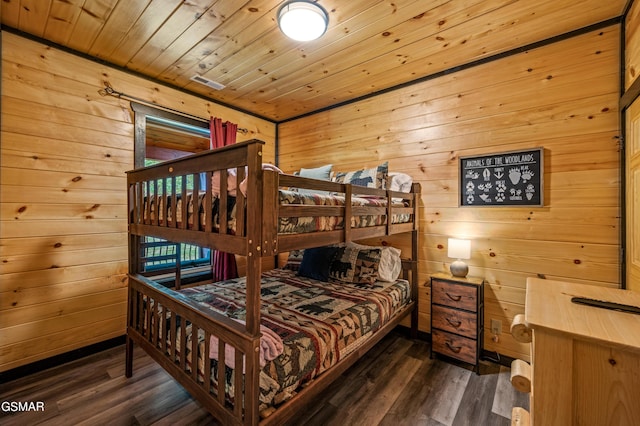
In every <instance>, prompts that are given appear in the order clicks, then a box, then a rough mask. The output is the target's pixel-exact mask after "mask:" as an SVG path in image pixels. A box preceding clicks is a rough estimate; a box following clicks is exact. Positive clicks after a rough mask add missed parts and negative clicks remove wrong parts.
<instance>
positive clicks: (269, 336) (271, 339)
mask: <svg viewBox="0 0 640 426" xmlns="http://www.w3.org/2000/svg"><path fill="white" fill-rule="evenodd" d="M235 321H237V322H239V323H241V324H245V322H244V321H242V320H235ZM260 332H261V333H262V335H261V336H260V368H262V367H264V366H265V365H266V364H267V361H271V360H272V359H274V358H276V357H278V356H279V355H280V354H282V351H283V350H284V347H283V346H282V339H281V338H280V336H278V334H276V333H275V332H274V331H272V330H271V329H269V328H267V327H265V326H264V325H262V324H260ZM218 350H219V342H218V338H217V337H216V336H211V344H210V347H209V358H211V359H216V360H217V359H218ZM235 355H236V350H235V348H234V347H233V346H231V345H228V344H225V345H224V363H225V364H226V365H227V367H229V368H235V365H236V357H235ZM243 358H244V356H243ZM243 364H244V363H243ZM243 372H244V368H243Z"/></svg>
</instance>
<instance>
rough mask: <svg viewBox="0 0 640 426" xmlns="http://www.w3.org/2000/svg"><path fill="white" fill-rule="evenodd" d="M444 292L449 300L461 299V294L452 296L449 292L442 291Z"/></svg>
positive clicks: (456, 300) (457, 300)
mask: <svg viewBox="0 0 640 426" xmlns="http://www.w3.org/2000/svg"><path fill="white" fill-rule="evenodd" d="M444 294H446V295H447V297H448V298H449V299H451V300H453V301H454V302H459V301H460V299H462V296H460V295H458V296H452V295H450V294H449V293H447V292H446V291H445V292H444Z"/></svg>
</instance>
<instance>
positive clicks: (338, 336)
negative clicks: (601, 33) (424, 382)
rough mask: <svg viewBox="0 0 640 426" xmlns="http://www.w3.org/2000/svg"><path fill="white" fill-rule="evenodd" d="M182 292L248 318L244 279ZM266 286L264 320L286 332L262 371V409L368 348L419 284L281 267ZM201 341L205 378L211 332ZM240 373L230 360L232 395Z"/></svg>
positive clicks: (267, 278) (268, 275)
mask: <svg viewBox="0 0 640 426" xmlns="http://www.w3.org/2000/svg"><path fill="white" fill-rule="evenodd" d="M180 292H181V293H182V294H184V295H185V296H187V297H189V298H191V299H192V300H194V301H196V302H197V303H199V304H202V305H204V306H207V307H209V308H211V309H213V310H215V311H217V312H220V313H223V314H225V315H227V316H228V317H230V318H233V319H237V320H243V319H244V316H245V312H246V309H245V300H246V292H245V280H244V278H237V279H232V280H227V281H222V282H218V283H213V284H207V285H203V286H198V287H193V288H188V289H183V290H181V291H180ZM261 292H262V308H261V325H262V326H265V327H267V328H269V329H270V330H272V331H273V332H275V333H276V334H278V336H280V338H281V339H282V342H283V348H284V349H283V352H282V354H281V355H280V356H278V357H276V358H275V359H273V360H271V361H269V362H267V363H266V365H265V366H264V367H263V368H262V370H261V371H260V409H261V410H263V409H265V408H267V407H269V406H273V405H278V404H279V403H282V402H284V401H286V400H287V399H289V398H291V397H292V396H293V395H295V393H296V391H297V389H298V388H299V387H300V386H301V385H303V384H304V383H305V382H308V381H309V380H311V379H313V378H314V377H316V376H318V375H320V374H322V373H323V372H325V371H326V370H328V369H330V368H331V367H332V366H333V365H335V364H336V363H337V362H339V361H340V360H341V359H342V358H344V357H345V356H347V355H349V354H350V353H352V352H353V351H355V350H356V349H358V348H359V347H361V346H362V344H363V343H364V342H366V341H367V339H368V338H369V337H370V336H371V335H372V334H373V333H374V332H375V331H376V330H378V329H380V328H381V327H382V326H384V325H385V324H387V323H388V322H389V321H390V319H391V318H393V317H394V316H395V315H396V314H397V313H398V312H399V311H400V310H401V309H402V308H403V307H404V306H406V305H407V304H408V303H409V301H410V295H411V288H410V285H409V283H408V282H407V281H405V280H397V281H395V282H382V281H377V282H375V283H374V284H373V285H356V284H345V283H339V282H322V281H316V280H312V279H309V278H304V277H300V276H297V275H295V272H294V271H289V270H284V269H274V270H271V271H268V272H265V273H264V274H263V278H262V286H261ZM186 330H187V331H186V333H187V334H188V336H187V338H186V347H187V359H188V360H190V359H191V353H190V352H191V351H190V348H191V347H192V346H191V339H192V337H193V336H191V333H190V327H187V328H186ZM180 340H181V339H179V338H178V339H177V341H178V342H179V341H180ZM198 340H199V341H200V345H199V346H198V347H199V349H198V351H199V354H198V366H199V367H198V369H199V372H198V373H199V374H198V377H199V378H200V380H201V381H202V380H203V377H204V374H203V369H204V358H203V352H204V336H202V335H200V336H198ZM178 352H179V348H178ZM176 356H178V355H176ZM189 364H190V362H189ZM217 368H218V364H217V362H216V361H215V360H212V370H213V371H212V375H211V377H212V381H214V380H215V379H214V378H215V377H216V371H217ZM237 373H238V372H236V371H234V370H233V369H232V368H229V367H228V366H225V377H226V382H227V383H226V398H227V399H230V398H231V397H230V395H233V394H234V393H233V391H234V389H233V386H234V377H233V376H234V374H237ZM212 387H213V386H212ZM231 403H233V401H231Z"/></svg>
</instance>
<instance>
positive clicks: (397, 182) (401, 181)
mask: <svg viewBox="0 0 640 426" xmlns="http://www.w3.org/2000/svg"><path fill="white" fill-rule="evenodd" d="M389 177H390V178H391V179H389V180H390V181H391V183H390V184H389V189H390V190H392V191H398V192H411V184H412V183H413V178H412V177H411V176H409V175H408V174H406V173H400V172H390V173H389Z"/></svg>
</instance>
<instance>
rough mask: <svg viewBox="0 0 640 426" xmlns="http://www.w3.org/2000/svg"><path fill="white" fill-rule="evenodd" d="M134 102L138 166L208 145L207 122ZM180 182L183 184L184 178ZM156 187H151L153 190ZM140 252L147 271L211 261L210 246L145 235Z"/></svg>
mask: <svg viewBox="0 0 640 426" xmlns="http://www.w3.org/2000/svg"><path fill="white" fill-rule="evenodd" d="M131 106H132V108H133V110H134V111H135V121H136V123H135V124H136V126H135V128H136V134H135V164H136V167H142V166H149V165H153V164H158V163H161V162H163V161H167V160H171V159H174V158H180V157H183V156H185V155H189V154H192V153H194V152H200V151H203V150H207V149H209V140H210V136H209V125H208V122H206V121H204V120H196V119H193V118H188V117H184V116H181V115H179V114H174V113H170V112H167V111H164V110H160V109H156V108H151V107H148V106H145V105H141V104H137V103H132V104H131ZM177 184H178V185H181V184H182V182H177ZM192 189H193V179H192V178H190V179H188V180H187V190H192ZM154 190H155V189H154V188H153V187H152V188H151V191H154ZM173 190H175V191H178V192H180V191H181V188H175V189H174V188H170V187H168V188H167V191H173ZM149 195H152V194H149ZM140 253H141V254H142V256H141V262H142V264H141V265H140V266H141V268H140V270H141V272H142V273H144V274H146V275H154V276H156V275H159V274H165V273H167V274H168V273H172V272H175V271H176V270H177V268H180V269H181V270H182V271H181V274H182V275H184V274H185V273H187V272H188V271H187V269H189V268H192V269H195V270H200V271H204V272H205V273H209V272H210V268H205V269H203V268H198V267H202V266H209V265H211V250H209V249H208V248H203V247H198V246H195V245H192V244H185V243H174V242H171V241H166V240H163V239H160V238H154V237H145V238H142V239H141V240H140Z"/></svg>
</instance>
